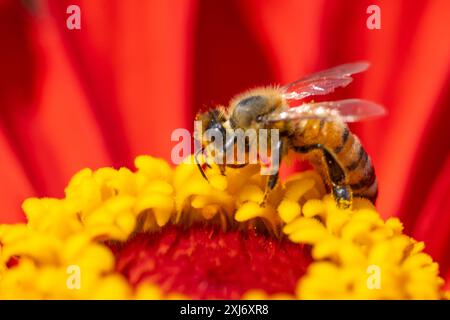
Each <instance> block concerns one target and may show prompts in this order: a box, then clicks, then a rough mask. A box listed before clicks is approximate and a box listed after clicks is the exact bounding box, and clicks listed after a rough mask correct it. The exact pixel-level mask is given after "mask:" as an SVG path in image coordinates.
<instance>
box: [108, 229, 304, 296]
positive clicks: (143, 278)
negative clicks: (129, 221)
mask: <svg viewBox="0 0 450 320" xmlns="http://www.w3.org/2000/svg"><path fill="white" fill-rule="evenodd" d="M310 261H311V258H310V253H309V249H308V248H307V247H304V246H302V245H298V244H294V243H291V242H289V241H287V240H278V239H274V238H272V237H268V236H266V235H262V234H258V233H256V232H255V231H254V230H249V231H247V232H243V231H237V230H233V231H226V232H224V231H221V230H220V229H218V228H217V227H215V226H211V225H209V226H206V225H194V226H192V227H190V228H189V229H186V227H183V226H168V227H165V228H163V230H162V231H161V232H155V233H152V234H144V233H141V234H138V235H137V236H136V237H135V238H133V239H132V240H130V241H129V242H128V243H126V244H125V246H124V247H123V248H121V249H120V250H118V252H117V266H116V267H117V270H118V271H119V272H121V273H122V274H123V275H124V276H125V277H126V278H127V279H128V281H129V282H130V284H132V285H133V286H136V285H138V284H141V283H147V282H148V283H154V284H158V285H159V286H160V287H161V288H162V290H163V291H165V292H166V293H170V292H176V293H182V294H185V295H187V296H189V297H192V298H194V299H239V298H240V297H242V295H243V294H244V293H245V292H247V291H249V290H252V289H261V290H264V291H265V292H266V293H267V294H276V293H288V294H294V290H295V287H296V284H297V281H298V280H299V279H300V278H301V277H302V275H303V274H304V273H305V271H306V268H307V266H308V265H309V263H310Z"/></svg>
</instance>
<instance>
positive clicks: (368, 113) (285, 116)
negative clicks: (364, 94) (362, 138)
mask: <svg viewBox="0 0 450 320" xmlns="http://www.w3.org/2000/svg"><path fill="white" fill-rule="evenodd" d="M384 114H386V110H385V109H384V108H383V107H382V106H381V105H379V104H376V103H375V102H372V101H367V100H361V99H346V100H337V101H325V102H317V103H304V104H302V105H300V106H297V107H292V108H289V109H288V110H286V111H282V112H278V113H271V114H269V115H267V116H265V117H264V118H263V119H262V121H266V122H277V121H289V120H295V119H300V120H308V119H325V120H330V121H332V120H335V119H336V118H339V119H340V120H342V121H344V122H357V121H361V120H363V119H367V118H372V117H379V116H382V115H384Z"/></svg>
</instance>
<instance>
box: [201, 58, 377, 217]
mask: <svg viewBox="0 0 450 320" xmlns="http://www.w3.org/2000/svg"><path fill="white" fill-rule="evenodd" d="M368 67H369V64H368V63H366V62H356V63H349V64H344V65H340V66H337V67H334V68H331V69H328V70H324V71H321V72H318V73H314V74H311V75H309V76H306V77H304V78H302V79H300V80H297V81H295V82H292V83H290V84H287V85H285V86H282V87H267V88H256V89H253V90H250V91H247V92H245V93H243V94H240V95H237V96H236V97H234V98H233V99H232V100H231V101H230V103H229V106H228V108H224V107H218V108H215V109H212V110H209V111H206V112H202V113H198V114H197V117H196V119H197V120H199V121H201V122H202V125H203V127H204V128H206V129H210V130H217V131H219V132H221V133H223V134H225V133H226V132H227V131H228V130H230V129H238V128H240V129H243V130H246V129H250V128H253V129H256V130H260V129H263V128H264V129H273V128H275V129H278V130H279V137H280V139H279V142H278V143H277V145H276V146H275V148H274V149H273V150H275V152H276V153H277V155H278V156H279V159H282V158H283V157H284V156H286V155H287V153H288V151H289V150H293V151H295V152H298V153H300V154H302V155H303V158H304V159H305V160H307V161H309V162H310V163H311V164H312V165H313V166H314V168H315V169H316V170H317V171H318V172H319V173H320V174H321V176H322V177H323V180H324V182H325V184H326V185H327V187H328V188H329V189H330V190H331V191H332V195H333V197H334V199H335V201H336V204H337V206H338V207H340V208H348V207H350V206H351V204H352V199H353V197H354V196H358V197H364V198H367V199H369V200H371V201H372V202H373V203H375V200H376V198H377V194H378V183H377V178H376V175H375V170H374V167H373V165H372V162H371V159H370V157H369V156H368V154H367V153H366V151H365V150H364V148H363V146H362V145H361V142H360V140H359V139H358V137H357V136H356V135H355V134H353V133H352V132H351V131H350V130H349V128H348V126H347V123H348V122H356V121H360V120H363V119H366V118H370V117H374V116H380V115H383V114H384V113H385V109H384V108H383V107H382V106H380V105H378V104H376V103H374V102H371V101H366V100H360V99H346V100H338V101H327V102H302V100H305V99H306V98H309V97H313V96H318V95H326V94H329V93H331V92H333V91H334V90H335V89H336V88H339V87H345V86H347V85H348V84H350V82H352V81H353V78H352V77H351V76H352V75H353V74H356V73H360V72H363V71H365V70H366V69H367V68H368ZM234 144H235V141H234V140H233V139H228V140H227V141H224V144H223V150H219V151H221V152H222V153H226V152H227V151H228V149H229V148H234ZM197 164H198V166H199V169H200V171H201V173H202V175H203V177H205V179H207V177H206V175H205V173H204V171H203V167H202V166H201V165H200V163H199V162H197ZM244 165H245V164H244ZM225 166H228V167H236V166H238V165H235V164H226V165H224V166H222V167H223V174H225V169H224V168H225ZM221 170H222V169H221ZM277 181H278V170H277V171H276V172H274V173H273V174H271V175H269V176H268V179H267V185H266V190H265V196H264V200H263V203H262V204H261V205H264V204H265V201H266V199H267V195H268V194H269V192H270V191H271V190H272V189H273V188H274V187H275V186H276V184H277Z"/></svg>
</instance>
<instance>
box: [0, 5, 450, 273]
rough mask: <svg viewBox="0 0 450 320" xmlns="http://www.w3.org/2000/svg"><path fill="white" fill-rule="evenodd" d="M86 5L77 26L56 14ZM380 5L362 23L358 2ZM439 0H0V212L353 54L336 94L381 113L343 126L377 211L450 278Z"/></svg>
mask: <svg viewBox="0 0 450 320" xmlns="http://www.w3.org/2000/svg"><path fill="white" fill-rule="evenodd" d="M71 4H76V5H79V6H80V8H81V30H69V29H68V28H67V26H66V19H67V17H68V16H69V14H67V13H66V9H67V7H68V6H69V5H71ZM371 4H377V5H378V6H379V7H380V9H381V30H369V29H368V28H367V27H366V20H367V18H368V17H369V14H367V13H366V9H367V7H368V6H369V5H371ZM449 30H450V1H448V0H428V1H426V0H424V1H409V0H385V1H375V0H372V1H365V0H359V1H356V0H354V1H352V0H341V1H338V0H332V1H331V0H330V1H325V0H314V1H313V0H311V1H300V0H285V1H276V0H266V1H258V0H240V1H238V0H216V1H207V0H203V1H201V0H197V1H195V0H185V1H181V0H179V1H176V0H168V1H156V0H155V1H144V0H142V1H138V0H133V1H131V0H130V1H120V0H116V1H112V0H84V1H80V0H70V1H65V0H52V1H50V0H49V1H37V0H36V1H33V0H22V1H19V0H0V43H1V46H0V120H1V121H0V201H1V212H0V223H12V222H19V221H24V216H23V214H22V212H21V209H20V204H21V202H22V201H23V200H24V199H25V198H26V197H30V196H58V197H59V196H62V195H63V189H64V186H65V184H66V183H67V181H68V179H69V178H70V177H71V176H72V175H73V174H74V173H75V172H76V171H78V170H79V169H81V168H83V167H92V168H97V167H101V166H109V165H112V166H115V167H119V166H129V167H132V160H133V158H134V157H135V156H136V155H139V154H151V155H154V156H160V157H164V158H166V159H168V160H169V159H170V151H171V148H172V146H173V145H174V142H171V141H170V134H171V132H172V130H174V129H175V128H181V127H182V128H189V129H192V126H193V117H194V115H195V112H196V110H197V109H199V108H200V107H202V106H204V105H214V104H218V103H222V104H226V103H227V101H228V100H229V98H231V97H232V96H233V95H234V94H236V93H238V92H240V91H242V90H245V89H248V88H251V87H254V86H257V85H267V84H275V83H287V82H290V81H293V80H295V79H296V78H299V77H300V76H302V75H305V74H307V73H310V72H314V71H318V70H320V69H324V68H328V67H332V66H334V65H337V64H340V63H346V62H352V61H357V60H367V61H369V62H371V64H372V66H371V68H370V69H369V71H367V72H366V73H364V74H362V75H357V76H356V77H355V78H356V79H355V80H356V81H355V82H354V83H353V84H352V85H351V86H349V87H348V88H346V89H345V90H341V91H339V93H337V94H335V95H333V98H337V97H339V98H343V97H361V98H365V99H370V100H374V101H376V102H379V103H381V104H383V105H385V106H386V108H387V109H388V111H389V115H388V116H386V117H384V118H382V119H379V120H376V121H371V122H365V123H361V124H357V125H354V126H353V127H352V128H353V129H354V131H355V132H356V133H357V134H358V135H359V136H360V138H361V140H362V141H363V144H364V145H365V147H366V149H367V151H368V153H369V154H370V155H371V157H372V159H373V162H374V164H375V168H376V171H377V175H378V177H379V185H380V194H379V200H378V203H377V206H378V209H379V211H380V212H381V214H382V215H383V216H384V217H388V216H399V217H400V219H401V220H402V221H403V223H404V224H405V228H406V232H407V233H408V234H410V235H412V236H414V237H415V238H417V239H418V240H424V241H425V242H426V245H427V251H428V252H429V253H430V254H431V255H432V256H433V257H434V258H435V259H436V260H437V261H439V262H440V265H441V270H442V275H443V276H444V277H446V278H447V279H450V272H449V270H450V256H449V254H448V253H449V252H450V154H449V150H450V136H449V132H450V131H449V125H450V121H449V119H450V36H449Z"/></svg>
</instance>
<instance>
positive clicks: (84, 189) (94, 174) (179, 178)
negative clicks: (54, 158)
mask: <svg viewBox="0 0 450 320" xmlns="http://www.w3.org/2000/svg"><path fill="white" fill-rule="evenodd" d="M135 165H136V168H137V170H136V171H130V170H129V169H126V168H121V169H119V170H115V169H112V168H102V169H99V170H96V171H92V170H90V169H84V170H81V171H80V172H78V173H77V174H76V175H75V176H74V177H73V178H72V179H71V181H70V182H69V184H68V186H67V188H66V189H65V197H64V198H63V199H54V198H42V199H37V198H30V199H27V200H26V201H25V202H24V203H23V210H24V212H25V214H26V216H27V218H28V223H27V224H17V225H1V226H0V243H1V251H0V298H13V299H14V298H31V299H40V298H92V299H95V298H113V299H122V298H123V299H128V298H130V299H131V298H144V299H145V298H147V299H160V298H257V299H259V298H300V299H329V298H332V299H342V298H344V299H346V298H350V299H353V298H355V299H403V298H406V299H438V298H442V297H443V292H441V285H442V283H443V281H442V279H441V278H439V276H438V265H437V264H436V263H435V262H433V261H432V259H431V258H430V256H428V255H427V254H425V253H424V252H423V249H424V244H423V243H422V242H416V241H415V240H414V239H412V238H410V237H408V236H406V235H405V234H403V233H402V224H401V223H400V221H399V220H398V219H397V218H390V219H388V220H387V221H383V220H382V219H381V218H380V216H379V214H378V213H377V211H376V208H375V207H374V206H373V205H372V204H371V203H370V202H369V201H367V200H365V199H355V200H354V204H353V208H352V209H345V210H342V209H338V208H337V207H336V205H335V203H334V201H333V199H332V198H331V196H330V195H328V194H327V193H326V190H325V187H324V185H323V183H322V180H321V179H320V177H319V175H318V174H316V173H315V172H314V171H305V172H301V173H298V174H295V175H293V176H291V177H289V178H288V179H287V180H286V181H285V182H284V183H282V184H280V185H279V186H277V187H276V189H275V190H274V191H273V192H272V193H271V194H270V196H269V199H268V202H267V205H266V206H264V207H261V206H260V205H259V203H260V202H261V200H262V197H263V190H264V185H265V177H264V176H261V175H259V168H258V166H247V167H245V168H243V169H230V170H228V171H227V175H226V176H222V175H221V173H220V170H219V169H218V168H216V167H214V166H213V167H212V168H211V169H208V172H207V173H208V178H209V183H208V182H207V181H206V180H204V179H203V177H202V176H201V175H200V174H199V172H198V170H197V168H196V166H195V165H192V164H189V163H188V162H186V163H183V164H181V165H179V166H178V167H176V168H175V169H172V168H171V167H170V166H169V165H168V164H167V163H166V162H165V161H164V160H161V159H156V158H152V157H149V156H140V157H137V158H136V160H135ZM73 266H75V267H76V268H77V269H76V270H79V276H80V279H81V280H80V283H79V287H77V288H76V290H74V289H73V288H72V287H71V285H70V284H71V283H70V281H72V280H73V278H72V277H71V273H70V272H71V271H70V270H71V269H70V268H71V267H73ZM372 272H374V274H372ZM375 273H378V274H377V275H375ZM374 277H375V278H374ZM372 282H373V283H372Z"/></svg>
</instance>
